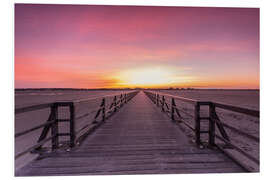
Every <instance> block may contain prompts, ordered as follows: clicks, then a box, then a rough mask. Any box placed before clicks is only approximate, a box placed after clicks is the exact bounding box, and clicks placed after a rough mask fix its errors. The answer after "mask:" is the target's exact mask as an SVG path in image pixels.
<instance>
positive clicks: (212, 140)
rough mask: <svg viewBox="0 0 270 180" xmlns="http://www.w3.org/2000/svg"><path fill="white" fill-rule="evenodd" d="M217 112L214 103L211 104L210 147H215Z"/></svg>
mask: <svg viewBox="0 0 270 180" xmlns="http://www.w3.org/2000/svg"><path fill="white" fill-rule="evenodd" d="M215 112H216V108H215V106H214V104H213V103H210V104H209V117H210V119H209V140H208V142H209V145H210V146H214V145H215V126H216V123H215Z"/></svg>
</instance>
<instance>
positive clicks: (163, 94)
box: [146, 91, 198, 104]
mask: <svg viewBox="0 0 270 180" xmlns="http://www.w3.org/2000/svg"><path fill="white" fill-rule="evenodd" d="M146 92H150V93H154V94H159V95H161V96H168V97H171V98H174V99H178V100H181V101H185V102H188V103H191V104H196V103H197V102H198V101H197V100H195V99H190V98H185V97H181V96H174V95H171V94H166V93H160V92H158V91H146Z"/></svg>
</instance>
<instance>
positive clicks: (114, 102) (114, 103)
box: [113, 96, 117, 112]
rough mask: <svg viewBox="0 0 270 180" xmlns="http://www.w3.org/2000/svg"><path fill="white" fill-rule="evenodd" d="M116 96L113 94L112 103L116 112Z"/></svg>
mask: <svg viewBox="0 0 270 180" xmlns="http://www.w3.org/2000/svg"><path fill="white" fill-rule="evenodd" d="M116 100H117V99H116V96H114V99H113V105H114V112H116V110H117V109H116Z"/></svg>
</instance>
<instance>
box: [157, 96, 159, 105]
mask: <svg viewBox="0 0 270 180" xmlns="http://www.w3.org/2000/svg"><path fill="white" fill-rule="evenodd" d="M157 106H159V94H157Z"/></svg>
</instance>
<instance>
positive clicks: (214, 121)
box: [145, 91, 260, 171]
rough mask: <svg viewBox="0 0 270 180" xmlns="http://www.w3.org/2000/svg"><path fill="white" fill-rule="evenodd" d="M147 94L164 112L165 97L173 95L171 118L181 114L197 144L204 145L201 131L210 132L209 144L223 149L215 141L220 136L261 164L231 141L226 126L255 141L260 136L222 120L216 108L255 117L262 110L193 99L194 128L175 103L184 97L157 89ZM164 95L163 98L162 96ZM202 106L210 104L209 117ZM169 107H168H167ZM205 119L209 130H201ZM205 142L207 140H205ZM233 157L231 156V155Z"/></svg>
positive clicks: (173, 119) (228, 143)
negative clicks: (203, 114)
mask: <svg viewBox="0 0 270 180" xmlns="http://www.w3.org/2000/svg"><path fill="white" fill-rule="evenodd" d="M145 93H146V95H147V96H148V97H149V98H150V99H151V100H152V101H153V102H154V103H155V104H157V106H158V107H159V103H160V104H161V106H160V107H161V108H162V111H163V112H166V113H167V111H164V102H165V101H166V100H165V97H171V109H169V113H171V119H172V121H175V118H174V113H175V112H176V114H177V115H178V116H179V118H180V119H181V120H180V122H182V123H184V124H185V125H186V126H188V127H189V128H191V129H192V131H194V132H195V136H196V144H197V145H199V146H201V145H202V141H201V137H200V136H201V133H208V135H209V139H208V141H206V142H208V146H210V147H213V146H217V147H218V148H219V149H221V150H222V147H221V146H219V145H218V144H216V143H215V137H216V138H218V139H219V140H221V141H223V142H224V143H225V144H226V145H229V146H231V147H233V148H234V149H235V150H236V151H238V152H239V153H241V154H243V155H244V156H245V157H247V158H248V159H250V160H251V161H253V162H255V163H257V164H259V160H258V159H257V158H256V157H254V156H252V155H250V154H248V153H246V152H245V151H244V150H243V149H242V148H240V147H238V145H235V144H233V143H231V141H230V138H229V136H228V134H227V133H226V131H225V129H224V127H226V128H229V129H230V130H231V131H234V132H236V133H238V134H239V135H242V136H244V137H247V138H249V139H252V140H253V141H256V142H259V139H260V138H259V137H256V136H253V135H250V134H248V133H246V132H243V131H241V130H238V129H237V128H234V127H232V126H230V125H228V124H226V123H223V122H221V121H220V119H219V117H218V115H217V113H216V108H221V109H225V110H229V111H232V112H238V113H242V114H246V115H250V116H253V117H257V118H259V117H260V116H259V114H260V111H257V110H252V109H248V108H242V107H238V106H233V105H228V104H222V103H216V102H212V101H207V102H206V101H197V100H193V101H194V102H195V101H196V103H194V122H195V128H194V129H193V127H192V126H191V125H189V123H187V122H185V121H184V120H183V118H182V116H181V115H180V114H179V112H178V108H177V105H176V104H175V99H181V100H182V97H180V98H179V97H177V96H173V95H169V94H165V93H159V92H156V91H145ZM160 96H162V100H161V97H160ZM200 106H208V107H209V117H207V116H205V117H201V115H200ZM167 109H168V107H167ZM202 119H205V120H209V130H206V131H205V130H203V131H201V125H200V124H201V120H202ZM216 126H217V128H218V130H219V132H220V134H221V136H219V135H217V134H216V133H215V127H216ZM204 143H205V142H204ZM222 151H223V152H224V153H225V154H228V153H227V152H226V151H225V150H222ZM230 157H231V156H230ZM234 161H235V162H237V163H238V164H239V165H241V166H242V167H244V168H245V169H246V170H248V171H250V170H249V168H246V167H245V166H244V165H243V164H242V163H241V162H239V161H238V160H237V159H234Z"/></svg>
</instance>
